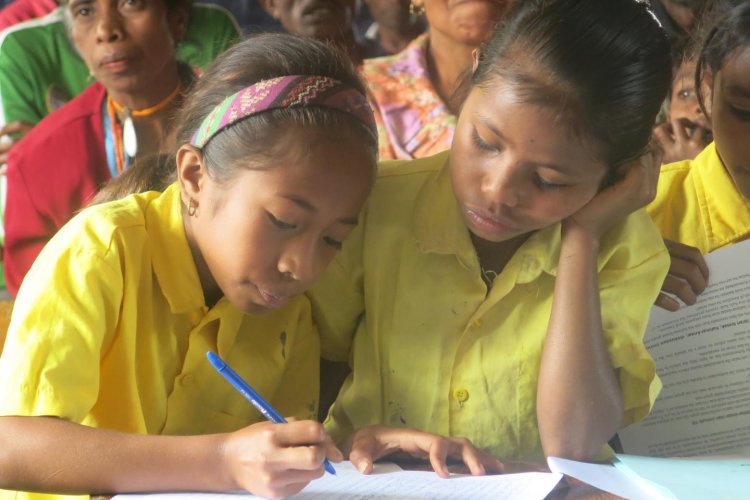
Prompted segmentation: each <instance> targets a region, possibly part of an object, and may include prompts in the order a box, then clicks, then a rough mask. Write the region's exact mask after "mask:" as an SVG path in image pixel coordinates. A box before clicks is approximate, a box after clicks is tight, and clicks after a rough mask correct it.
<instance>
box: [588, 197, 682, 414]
mask: <svg viewBox="0 0 750 500" xmlns="http://www.w3.org/2000/svg"><path fill="white" fill-rule="evenodd" d="M615 233H616V234H611V235H608V238H610V237H614V238H617V239H620V240H622V241H624V242H627V243H626V244H617V243H614V244H613V245H612V246H611V248H612V249H613V250H612V251H611V253H610V255H609V256H608V258H607V261H606V264H605V265H604V267H603V269H602V270H601V271H600V273H599V288H600V297H601V311H602V325H603V328H604V332H605V333H604V334H605V337H606V341H607V348H608V350H609V355H610V359H611V360H612V366H613V368H614V369H615V370H616V373H617V376H618V379H619V383H620V389H621V390H622V394H623V400H624V408H625V413H624V416H623V427H624V426H627V425H630V424H632V423H633V422H637V421H638V420H641V419H642V418H643V417H645V416H646V415H647V414H648V412H649V411H650V410H651V405H652V404H653V402H654V400H655V399H656V395H657V394H658V392H659V390H660V389H661V383H660V381H659V378H658V377H657V376H656V365H655V363H654V360H653V358H652V357H651V355H650V354H649V353H648V351H647V350H646V346H645V345H644V344H643V335H644V333H645V330H646V325H647V323H648V317H649V313H650V310H651V307H652V306H653V303H654V301H655V300H656V297H657V295H658V294H659V290H660V289H661V286H662V283H663V281H664V278H665V276H666V274H667V270H668V269H669V254H668V253H667V250H666V247H665V246H664V243H663V240H662V238H661V236H660V235H659V233H658V230H657V228H656V227H655V226H654V224H653V222H651V220H650V219H649V218H648V216H647V215H646V214H645V212H644V211H642V210H640V211H638V212H636V213H635V214H633V215H631V216H630V217H628V220H627V222H626V223H625V225H624V227H623V228H622V230H621V231H615Z"/></svg>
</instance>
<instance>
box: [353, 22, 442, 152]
mask: <svg viewBox="0 0 750 500" xmlns="http://www.w3.org/2000/svg"><path fill="white" fill-rule="evenodd" d="M428 43H429V38H428V37H427V35H426V34H425V35H422V36H419V37H417V38H416V39H415V40H414V41H412V42H411V43H410V44H409V45H408V46H407V47H406V48H405V49H404V50H403V51H401V52H399V53H398V54H394V55H391V56H386V57H378V58H375V59H366V60H365V61H364V64H363V65H362V75H363V77H364V79H365V81H366V82H367V86H368V98H369V99H370V104H371V105H372V107H373V111H374V113H375V122H376V123H377V126H378V140H379V142H380V148H379V149H380V151H379V152H380V159H381V160H391V159H400V160H406V159H412V158H422V157H425V156H430V155H433V154H435V153H438V152H440V151H444V150H446V149H449V148H450V146H451V141H453V131H454V130H455V128H456V116H455V115H453V114H452V113H451V111H450V109H448V106H447V105H446V104H445V102H444V101H443V100H442V98H441V97H440V96H439V95H438V93H437V91H436V90H435V87H433V85H432V82H431V81H430V77H429V73H428V70H427V46H428Z"/></svg>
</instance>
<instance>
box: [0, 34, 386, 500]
mask: <svg viewBox="0 0 750 500" xmlns="http://www.w3.org/2000/svg"><path fill="white" fill-rule="evenodd" d="M176 123H177V124H178V130H177V141H176V144H177V145H178V147H177V149H176V151H175V152H174V153H173V154H172V161H173V165H176V174H177V182H176V183H175V184H173V185H171V186H169V187H168V188H167V189H166V190H165V191H164V192H163V193H158V192H148V193H143V194H139V195H134V196H130V197H126V198H124V199H122V200H118V201H114V202H112V203H105V204H102V205H97V206H94V207H91V208H89V209H86V210H84V211H83V212H82V213H80V214H79V215H78V216H76V217H75V218H74V219H72V220H71V221H70V223H68V224H67V225H65V226H64V227H63V228H62V229H61V230H60V231H59V232H58V234H57V235H55V236H54V237H53V238H52V240H51V241H50V243H49V244H48V245H47V246H46V247H45V248H44V249H43V250H42V253H41V254H40V257H39V258H38V259H37V260H36V262H35V263H34V265H33V266H32V268H31V270H30V271H29V275H28V278H27V279H26V280H24V283H23V285H22V286H21V288H20V291H19V294H18V299H17V301H16V305H15V311H14V314H13V318H12V320H11V326H10V331H9V334H8V338H7V341H6V345H5V348H4V350H3V352H2V357H0V415H2V416H0V447H1V448H2V450H3V453H2V457H1V458H0V488H4V489H7V490H24V491H29V492H49V493H58V494H88V493H96V492H107V493H113V492H124V491H158V490H203V491H207V490H208V491H210V490H236V489H246V490H249V491H252V492H254V493H257V494H260V495H264V496H271V497H278V496H285V495H290V494H293V493H295V492H297V491H299V490H300V489H301V488H302V487H304V485H305V484H307V482H309V481H310V480H311V479H313V478H315V477H318V476H320V475H321V474H322V473H323V472H322V471H323V469H322V462H323V459H324V457H326V456H327V457H328V458H330V459H332V460H338V459H340V453H339V452H338V451H337V450H336V449H335V448H334V447H333V446H331V445H330V444H327V439H326V437H325V433H324V431H323V428H322V427H321V426H320V425H319V424H318V423H316V422H314V421H311V419H313V418H314V416H315V414H316V407H317V394H318V365H319V341H318V337H317V334H316V333H315V331H314V329H313V327H312V322H311V319H310V308H309V303H308V302H307V299H306V298H305V297H304V296H302V295H301V294H302V293H303V292H304V291H305V290H306V289H307V288H308V287H309V286H310V285H311V283H312V282H313V281H314V280H315V279H316V278H317V277H318V275H319V274H320V273H321V272H322V271H323V269H324V268H325V267H326V265H327V264H328V262H329V261H330V260H331V259H332V258H333V256H334V255H335V254H336V252H337V251H338V249H339V247H340V245H341V242H342V241H343V240H344V238H346V237H347V235H348V234H349V232H350V231H351V230H352V228H353V227H354V226H355V224H356V223H357V217H358V213H359V211H360V208H361V206H362V204H363V202H364V200H365V197H366V196H367V194H368V192H369V191H370V188H371V185H372V183H373V173H374V167H375V158H376V156H375V155H376V151H377V143H376V139H375V138H376V132H375V128H374V121H373V119H372V114H371V112H370V110H369V108H368V106H367V102H366V98H365V97H364V88H363V86H362V84H361V82H360V81H359V80H358V78H357V74H356V71H355V69H354V68H353V66H352V65H351V64H350V63H349V62H347V61H345V59H344V58H343V57H341V56H338V55H336V53H335V52H333V51H332V50H331V49H329V48H327V47H326V46H325V45H323V44H321V43H319V42H314V41H311V40H305V39H299V38H294V37H290V36H284V35H275V36H274V35H272V36H265V37H258V38H254V39H250V40H248V41H246V42H243V43H241V44H239V45H237V46H236V47H234V48H232V49H230V50H229V51H228V52H227V53H226V54H225V55H224V56H222V57H221V58H220V59H219V60H218V62H217V63H216V65H215V66H214V67H213V68H212V69H211V70H210V71H208V72H207V73H206V75H205V76H204V77H203V78H202V79H201V80H200V81H199V82H198V83H197V84H196V87H195V89H194V91H193V92H192V93H191V95H190V96H189V97H188V98H187V101H186V103H185V105H184V108H183V109H182V110H181V112H180V114H179V117H178V118H177V120H176ZM208 350H214V351H216V352H218V353H219V355H220V356H222V357H223V358H224V359H226V360H227V361H228V362H229V363H231V364H232V365H233V366H234V367H235V368H236V369H237V370H238V372H240V374H241V376H243V377H244V378H246V379H247V380H248V381H249V382H250V383H251V384H252V385H253V386H254V387H255V388H256V389H257V390H258V391H259V392H260V393H261V394H263V395H264V396H265V397H266V399H268V400H269V401H270V402H271V404H272V405H274V406H275V407H276V408H277V409H278V410H279V411H280V412H281V413H282V414H284V415H287V416H294V417H297V418H298V419H307V420H302V421H297V422H292V423H289V424H286V425H271V424H269V423H265V422H263V423H257V422H261V421H262V420H263V417H262V416H261V415H260V414H259V413H257V412H256V411H255V410H254V409H253V408H252V407H251V406H250V405H249V404H248V403H247V401H245V400H244V398H243V397H242V395H241V394H239V393H238V392H237V391H235V390H234V389H233V388H232V387H231V386H230V385H229V384H227V383H226V381H224V380H223V379H222V378H221V377H220V376H218V374H217V373H215V372H214V370H213V368H212V367H211V366H210V364H209V363H208V362H207V360H206V351H208ZM28 496H29V494H27V493H18V492H10V491H6V492H5V493H2V494H0V497H13V498H26V497H28Z"/></svg>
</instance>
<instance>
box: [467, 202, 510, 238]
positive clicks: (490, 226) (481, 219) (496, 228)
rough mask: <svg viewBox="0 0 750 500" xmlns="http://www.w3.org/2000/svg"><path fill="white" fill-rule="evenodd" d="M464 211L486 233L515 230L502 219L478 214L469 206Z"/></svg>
mask: <svg viewBox="0 0 750 500" xmlns="http://www.w3.org/2000/svg"><path fill="white" fill-rule="evenodd" d="M465 212H466V215H468V217H469V219H470V220H471V221H473V222H474V224H475V225H476V226H477V227H478V228H480V229H482V230H483V231H486V232H488V233H508V232H511V231H513V230H515V228H514V227H513V226H511V225H510V224H508V223H506V222H504V221H499V220H497V219H495V218H494V217H491V216H488V215H485V214H480V213H479V212H476V211H474V210H472V209H470V208H466V209H465Z"/></svg>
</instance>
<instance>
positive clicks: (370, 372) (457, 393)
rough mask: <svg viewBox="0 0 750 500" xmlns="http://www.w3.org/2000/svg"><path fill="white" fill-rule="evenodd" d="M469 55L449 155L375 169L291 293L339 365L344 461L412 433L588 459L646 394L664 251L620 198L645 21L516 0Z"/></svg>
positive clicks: (642, 15) (632, 139)
mask: <svg viewBox="0 0 750 500" xmlns="http://www.w3.org/2000/svg"><path fill="white" fill-rule="evenodd" d="M475 57H476V59H475V64H474V69H473V75H472V78H471V84H470V89H469V91H468V94H467V96H468V97H467V98H466V101H465V102H464V104H463V108H462V109H461V112H460V114H459V117H458V123H457V126H456V134H455V139H454V141H453V145H452V147H451V150H450V151H449V152H446V153H443V154H439V155H437V156H432V157H429V158H425V159H421V160H416V161H413V162H411V163H402V162H399V163H395V164H386V165H383V166H382V167H381V170H380V174H379V179H378V181H377V183H376V186H375V188H374V190H373V193H372V194H371V197H370V199H369V201H368V204H367V206H366V209H365V213H364V214H363V215H362V216H361V217H360V219H361V223H360V226H359V227H358V228H357V229H356V230H355V233H354V234H353V235H352V237H351V238H350V239H349V240H348V241H347V243H346V247H345V249H344V251H343V252H342V253H341V254H340V256H339V257H337V259H336V260H335V262H334V264H333V265H332V266H331V267H330V268H329V270H328V271H327V272H326V273H325V275H324V276H323V277H322V279H321V281H320V282H319V283H318V284H317V285H316V286H315V287H313V289H312V290H311V297H312V300H313V312H314V316H315V317H316V322H317V324H318V326H319V328H320V329H321V338H322V353H323V355H324V357H326V358H327V359H329V360H334V361H347V360H350V363H351V368H352V374H351V375H350V376H349V377H348V378H347V379H346V381H345V382H344V385H343V387H342V389H341V392H340V393H339V395H338V398H337V400H336V402H335V403H334V405H333V407H332V408H331V411H330V413H329V418H328V421H327V422H326V425H327V429H328V430H329V432H330V433H331V435H332V437H333V438H334V440H335V441H337V442H339V443H341V444H342V446H343V447H344V449H345V450H347V451H348V450H350V458H351V460H352V461H353V462H355V463H356V464H358V466H359V467H360V468H361V470H364V471H368V470H370V467H371V464H372V462H373V460H376V459H378V458H380V457H381V456H383V455H386V454H388V453H390V451H391V450H392V449H393V448H394V447H399V446H401V445H402V444H403V443H404V442H409V441H410V440H411V439H413V436H414V435H415V432H416V431H415V430H412V429H418V430H421V431H429V432H433V433H437V434H443V435H449V436H452V437H458V436H463V437H467V438H469V439H470V440H471V441H472V442H473V443H474V444H475V445H477V446H478V447H479V448H481V449H484V450H485V451H488V452H490V453H492V454H493V455H494V456H496V457H509V458H526V457H530V458H537V459H538V458H540V457H542V456H543V455H557V456H563V457H569V458H576V459H584V460H588V459H592V458H594V456H596V455H597V453H599V452H600V450H602V449H603V447H604V445H605V443H606V442H607V440H608V439H610V438H611V437H612V436H613V435H614V434H615V432H616V431H617V430H618V429H619V428H621V427H622V426H625V425H628V424H629V423H631V422H633V421H636V420H638V419H640V418H642V417H643V416H645V415H646V414H647V413H648V411H649V408H650V405H651V401H652V400H651V399H650V395H649V391H650V389H651V388H652V386H653V387H656V377H655V373H654V363H653V360H652V359H651V357H650V356H649V354H648V352H647V351H646V349H645V347H644V346H643V343H642V335H643V331H644V328H645V325H646V321H647V318H648V311H649V308H650V307H651V304H652V303H653V301H654V299H655V298H656V295H657V293H658V290H659V287H660V285H661V282H662V280H663V277H664V275H665V273H666V271H667V266H668V255H667V252H666V250H665V248H664V245H663V243H662V239H661V237H660V236H659V234H658V231H657V230H656V228H655V227H654V225H653V223H652V222H651V221H650V219H649V217H648V216H647V214H645V212H643V211H642V210H638V209H639V208H640V207H642V206H643V205H645V204H646V203H647V202H648V201H650V200H651V199H652V197H653V194H654V191H655V185H656V179H657V175H658V168H659V163H660V162H659V158H657V157H656V156H658V155H654V154H652V153H649V140H650V137H651V130H652V127H653V124H654V120H655V117H656V114H657V112H658V110H659V107H660V105H661V102H662V100H663V99H664V97H665V95H666V93H667V91H668V89H669V85H670V60H669V44H668V41H667V38H666V36H665V34H664V32H663V31H662V30H661V29H660V27H659V25H658V24H657V22H656V21H655V20H654V18H653V16H652V14H651V13H650V12H648V10H647V7H646V6H645V5H643V4H641V3H637V2H634V1H632V0H613V1H609V2H601V1H599V0H528V1H524V2H517V3H516V5H515V7H514V8H513V10H511V12H510V13H509V14H508V16H507V18H505V19H504V21H503V22H501V24H499V25H498V27H497V28H496V30H495V32H494V34H493V36H492V38H491V39H490V41H489V42H488V43H487V44H486V45H484V46H482V47H481V48H480V49H479V51H478V52H477V53H476V54H475ZM417 435H418V434H417ZM440 453H441V450H440V449H439V447H436V448H435V449H434V450H432V449H431V450H430V453H429V456H430V458H431V459H434V458H435V457H436V456H438V455H439V454H440ZM433 465H434V462H433Z"/></svg>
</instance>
